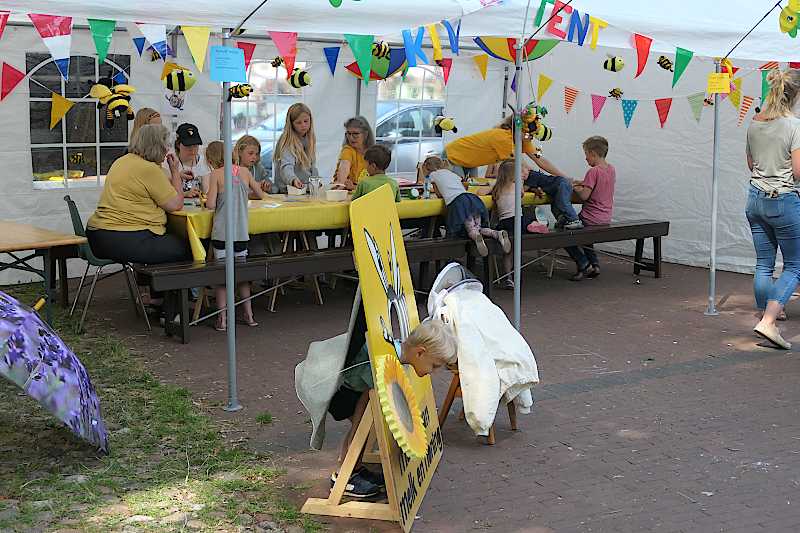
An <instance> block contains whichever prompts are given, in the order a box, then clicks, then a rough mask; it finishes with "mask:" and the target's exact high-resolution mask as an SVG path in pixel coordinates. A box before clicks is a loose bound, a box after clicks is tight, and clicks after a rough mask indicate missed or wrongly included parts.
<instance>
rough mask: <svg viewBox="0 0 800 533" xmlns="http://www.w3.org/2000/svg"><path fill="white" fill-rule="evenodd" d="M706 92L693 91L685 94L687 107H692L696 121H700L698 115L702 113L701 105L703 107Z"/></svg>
mask: <svg viewBox="0 0 800 533" xmlns="http://www.w3.org/2000/svg"><path fill="white" fill-rule="evenodd" d="M705 98H706V93H694V94H692V95H690V96H687V97H686V99H687V100H689V107H691V108H692V115H694V119H695V120H696V121H697V122H700V117H701V116H702V114H703V107H705V102H703V100H705Z"/></svg>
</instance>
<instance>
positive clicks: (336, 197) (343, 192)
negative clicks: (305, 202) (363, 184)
mask: <svg viewBox="0 0 800 533" xmlns="http://www.w3.org/2000/svg"><path fill="white" fill-rule="evenodd" d="M347 195H348V191H347V189H328V190H327V191H325V199H326V200H328V201H329V202H343V201H345V200H347Z"/></svg>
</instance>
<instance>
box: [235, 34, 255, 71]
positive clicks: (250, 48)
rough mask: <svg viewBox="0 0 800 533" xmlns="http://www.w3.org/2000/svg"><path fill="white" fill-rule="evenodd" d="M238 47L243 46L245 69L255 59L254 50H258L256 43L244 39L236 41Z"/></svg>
mask: <svg viewBox="0 0 800 533" xmlns="http://www.w3.org/2000/svg"><path fill="white" fill-rule="evenodd" d="M236 48H241V49H242V50H243V51H244V69H245V70H247V67H249V66H250V60H251V59H253V52H255V50H256V43H246V42H244V41H236Z"/></svg>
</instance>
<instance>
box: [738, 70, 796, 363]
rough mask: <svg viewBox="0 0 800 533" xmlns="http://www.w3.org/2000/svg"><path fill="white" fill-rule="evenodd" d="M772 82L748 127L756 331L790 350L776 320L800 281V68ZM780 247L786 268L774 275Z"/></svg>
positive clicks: (770, 77)
mask: <svg viewBox="0 0 800 533" xmlns="http://www.w3.org/2000/svg"><path fill="white" fill-rule="evenodd" d="M767 82H768V84H769V92H768V93H767V97H766V99H765V100H764V106H763V109H762V110H761V112H759V113H757V114H756V115H755V116H754V117H753V121H752V122H751V123H750V126H749V127H748V128H747V144H746V156H747V166H748V167H749V168H750V170H751V175H750V191H749V193H748V198H747V208H746V210H745V212H746V214H747V220H748V222H749V223H750V231H751V233H752V234H753V246H754V247H755V250H756V271H755V277H754V283H753V287H754V292H755V298H756V306H757V307H758V309H759V311H760V312H761V313H762V315H761V320H760V321H759V323H758V324H756V326H755V328H754V329H753V331H755V332H756V333H757V334H758V335H760V336H762V337H764V338H765V339H767V340H768V341H770V342H771V343H772V344H774V345H775V346H776V347H778V348H783V349H786V350H788V349H789V348H791V344H790V343H789V342H787V341H786V340H785V339H784V338H783V337H782V336H781V333H780V331H779V330H778V327H777V326H776V324H775V321H776V320H779V319H780V318H784V319H785V314H784V312H783V307H784V305H786V302H788V301H789V298H790V297H791V296H792V293H794V291H795V289H796V288H797V284H798V281H800V197H798V189H797V181H798V179H800V119H798V118H797V117H795V116H794V114H793V113H792V108H793V107H794V104H795V102H796V101H797V96H798V93H800V71H798V70H793V69H790V70H786V71H783V72H781V71H779V70H773V71H772V72H771V73H770V74H769V75H768V76H767ZM778 248H780V250H781V255H782V256H783V272H782V273H781V276H780V278H778V279H777V280H773V279H772V273H773V272H774V271H775V256H776V254H777V251H778Z"/></svg>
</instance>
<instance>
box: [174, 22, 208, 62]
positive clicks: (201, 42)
mask: <svg viewBox="0 0 800 533" xmlns="http://www.w3.org/2000/svg"><path fill="white" fill-rule="evenodd" d="M181 31H182V32H183V36H184V37H186V44H188V45H189V50H190V51H191V52H192V57H193V58H194V64H195V65H197V68H199V69H200V72H203V65H204V64H205V62H206V50H207V49H208V36H209V35H210V34H211V28H209V27H208V26H181Z"/></svg>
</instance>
